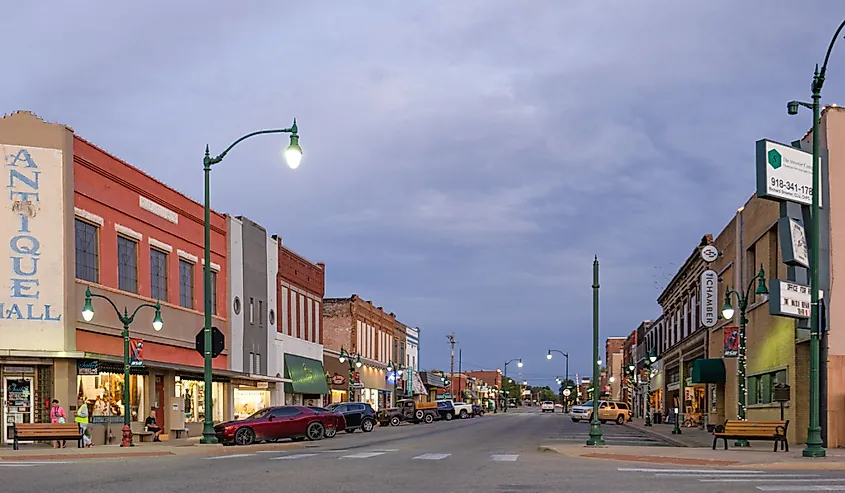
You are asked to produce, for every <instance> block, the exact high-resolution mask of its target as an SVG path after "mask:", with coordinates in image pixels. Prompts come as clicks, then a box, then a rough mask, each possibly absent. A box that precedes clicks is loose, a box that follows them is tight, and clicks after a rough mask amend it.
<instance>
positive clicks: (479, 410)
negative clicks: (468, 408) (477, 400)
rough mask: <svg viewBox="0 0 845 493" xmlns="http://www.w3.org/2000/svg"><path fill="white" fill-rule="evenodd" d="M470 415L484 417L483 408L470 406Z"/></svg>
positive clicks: (476, 405) (475, 405)
mask: <svg viewBox="0 0 845 493" xmlns="http://www.w3.org/2000/svg"><path fill="white" fill-rule="evenodd" d="M472 414H473V415H474V416H484V408H483V407H481V406H479V405H478V404H473V405H472Z"/></svg>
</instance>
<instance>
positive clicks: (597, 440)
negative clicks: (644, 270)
mask: <svg viewBox="0 0 845 493" xmlns="http://www.w3.org/2000/svg"><path fill="white" fill-rule="evenodd" d="M599 287H600V285H599V258H598V256H596V257H595V258H594V259H593V361H595V362H596V364H595V365H593V389H594V390H593V416H592V418H593V419H591V420H590V438H589V439H587V445H590V446H599V445H604V436H603V435H602V431H601V422H600V421H599V398H600V397H601V392H600V391H599V390H598V384H599V366H600V365H601V360H600V359H599Z"/></svg>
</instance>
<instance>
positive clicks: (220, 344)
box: [195, 327, 226, 358]
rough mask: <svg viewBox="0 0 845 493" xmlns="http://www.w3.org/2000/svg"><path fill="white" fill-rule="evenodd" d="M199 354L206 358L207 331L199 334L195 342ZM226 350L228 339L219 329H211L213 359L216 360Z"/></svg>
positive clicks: (203, 330) (202, 330) (201, 331)
mask: <svg viewBox="0 0 845 493" xmlns="http://www.w3.org/2000/svg"><path fill="white" fill-rule="evenodd" d="M195 343H196V349H197V352H198V353H200V356H202V357H203V358H205V329H200V331H199V332H197V337H196V340H195ZM224 349H226V337H225V336H224V335H223V333H222V332H220V329H218V328H217V327H212V328H211V357H212V358H216V357H218V356H220V353H222V352H223V350H224Z"/></svg>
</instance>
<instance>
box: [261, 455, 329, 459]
mask: <svg viewBox="0 0 845 493" xmlns="http://www.w3.org/2000/svg"><path fill="white" fill-rule="evenodd" d="M315 455H317V454H291V455H282V456H280V457H270V460H296V459H304V458H306V457H314V456H315Z"/></svg>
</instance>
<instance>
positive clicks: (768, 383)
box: [747, 370, 787, 405]
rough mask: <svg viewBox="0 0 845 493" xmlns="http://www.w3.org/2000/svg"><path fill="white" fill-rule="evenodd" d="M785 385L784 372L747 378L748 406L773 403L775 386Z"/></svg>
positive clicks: (779, 371)
mask: <svg viewBox="0 0 845 493" xmlns="http://www.w3.org/2000/svg"><path fill="white" fill-rule="evenodd" d="M786 383H787V381H786V370H778V371H774V372H769V373H763V374H760V375H753V376H750V377H748V389H747V391H748V405H752V404H771V403H773V402H774V391H775V386H776V385H778V384H786Z"/></svg>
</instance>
